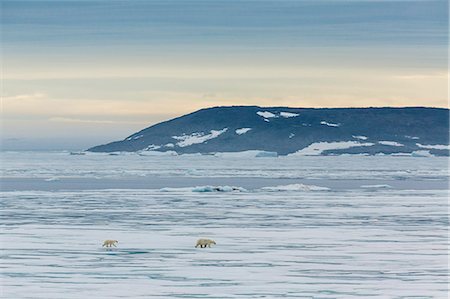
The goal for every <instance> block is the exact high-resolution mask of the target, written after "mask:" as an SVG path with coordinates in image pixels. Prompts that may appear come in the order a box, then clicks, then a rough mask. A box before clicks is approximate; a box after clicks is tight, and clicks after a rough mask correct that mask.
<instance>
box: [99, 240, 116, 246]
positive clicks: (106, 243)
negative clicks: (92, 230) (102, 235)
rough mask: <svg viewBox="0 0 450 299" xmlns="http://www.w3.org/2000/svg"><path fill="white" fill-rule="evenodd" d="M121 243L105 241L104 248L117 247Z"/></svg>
mask: <svg viewBox="0 0 450 299" xmlns="http://www.w3.org/2000/svg"><path fill="white" fill-rule="evenodd" d="M117 243H119V241H117V240H105V242H103V245H102V247H105V246H106V247H113V246H114V247H117V246H116V244H117Z"/></svg>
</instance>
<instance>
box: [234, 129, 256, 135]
mask: <svg viewBox="0 0 450 299" xmlns="http://www.w3.org/2000/svg"><path fill="white" fill-rule="evenodd" d="M251 129H252V128H240V129H236V131H235V132H236V134H238V135H242V134H245V133H247V132H248V131H250V130H251Z"/></svg>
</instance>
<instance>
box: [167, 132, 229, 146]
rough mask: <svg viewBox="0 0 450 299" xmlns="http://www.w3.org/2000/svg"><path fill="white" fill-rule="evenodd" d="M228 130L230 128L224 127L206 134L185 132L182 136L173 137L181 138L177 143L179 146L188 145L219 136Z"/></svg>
mask: <svg viewBox="0 0 450 299" xmlns="http://www.w3.org/2000/svg"><path fill="white" fill-rule="evenodd" d="M227 130H228V128H223V129H222V130H211V131H210V133H209V134H205V133H203V132H196V133H192V134H190V135H185V134H183V135H181V136H172V138H173V139H176V140H179V142H177V145H178V146H179V147H186V146H190V145H193V144H199V143H203V142H205V141H207V140H211V139H214V138H217V137H218V136H220V135H221V134H223V133H225V132H226V131H227Z"/></svg>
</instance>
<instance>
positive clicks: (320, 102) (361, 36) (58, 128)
mask: <svg viewBox="0 0 450 299" xmlns="http://www.w3.org/2000/svg"><path fill="white" fill-rule="evenodd" d="M1 5H2V7H1V13H2V15H1V30H2V45H3V49H2V61H3V91H2V142H3V149H63V148H67V149H84V148H87V147H90V146H93V145H97V144H99V143H104V142H108V141H112V140H117V139H123V138H125V137H126V136H128V135H130V134H131V133H133V132H135V131H137V130H140V129H142V128H144V127H147V126H149V125H151V124H154V123H156V122H159V121H161V120H166V119H168V118H172V117H175V116H179V115H182V114H185V113H188V112H191V111H194V110H196V109H199V108H203V107H210V106H218V105H260V106H291V107H367V106H433V107H447V106H448V102H447V81H448V69H447V43H448V40H447V36H448V31H447V30H448V29H447V26H448V7H447V1H446V0H436V1H433V0H429V1H426V0H421V1H419V0H395V1H394V0H305V1H301V0H298V1H295V0H276V1H275V0H273V1H270V0H267V1H265V0H259V1H258V0H251V1H246V0H236V1H233V0H211V1H182V0H179V1H171V0H161V1H2V2H1Z"/></svg>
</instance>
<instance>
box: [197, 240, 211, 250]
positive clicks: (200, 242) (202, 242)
mask: <svg viewBox="0 0 450 299" xmlns="http://www.w3.org/2000/svg"><path fill="white" fill-rule="evenodd" d="M211 244H214V245H216V242H215V241H214V240H211V239H198V240H197V244H196V245H195V248H197V247H198V246H200V248H205V247H206V246H208V247H211Z"/></svg>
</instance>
